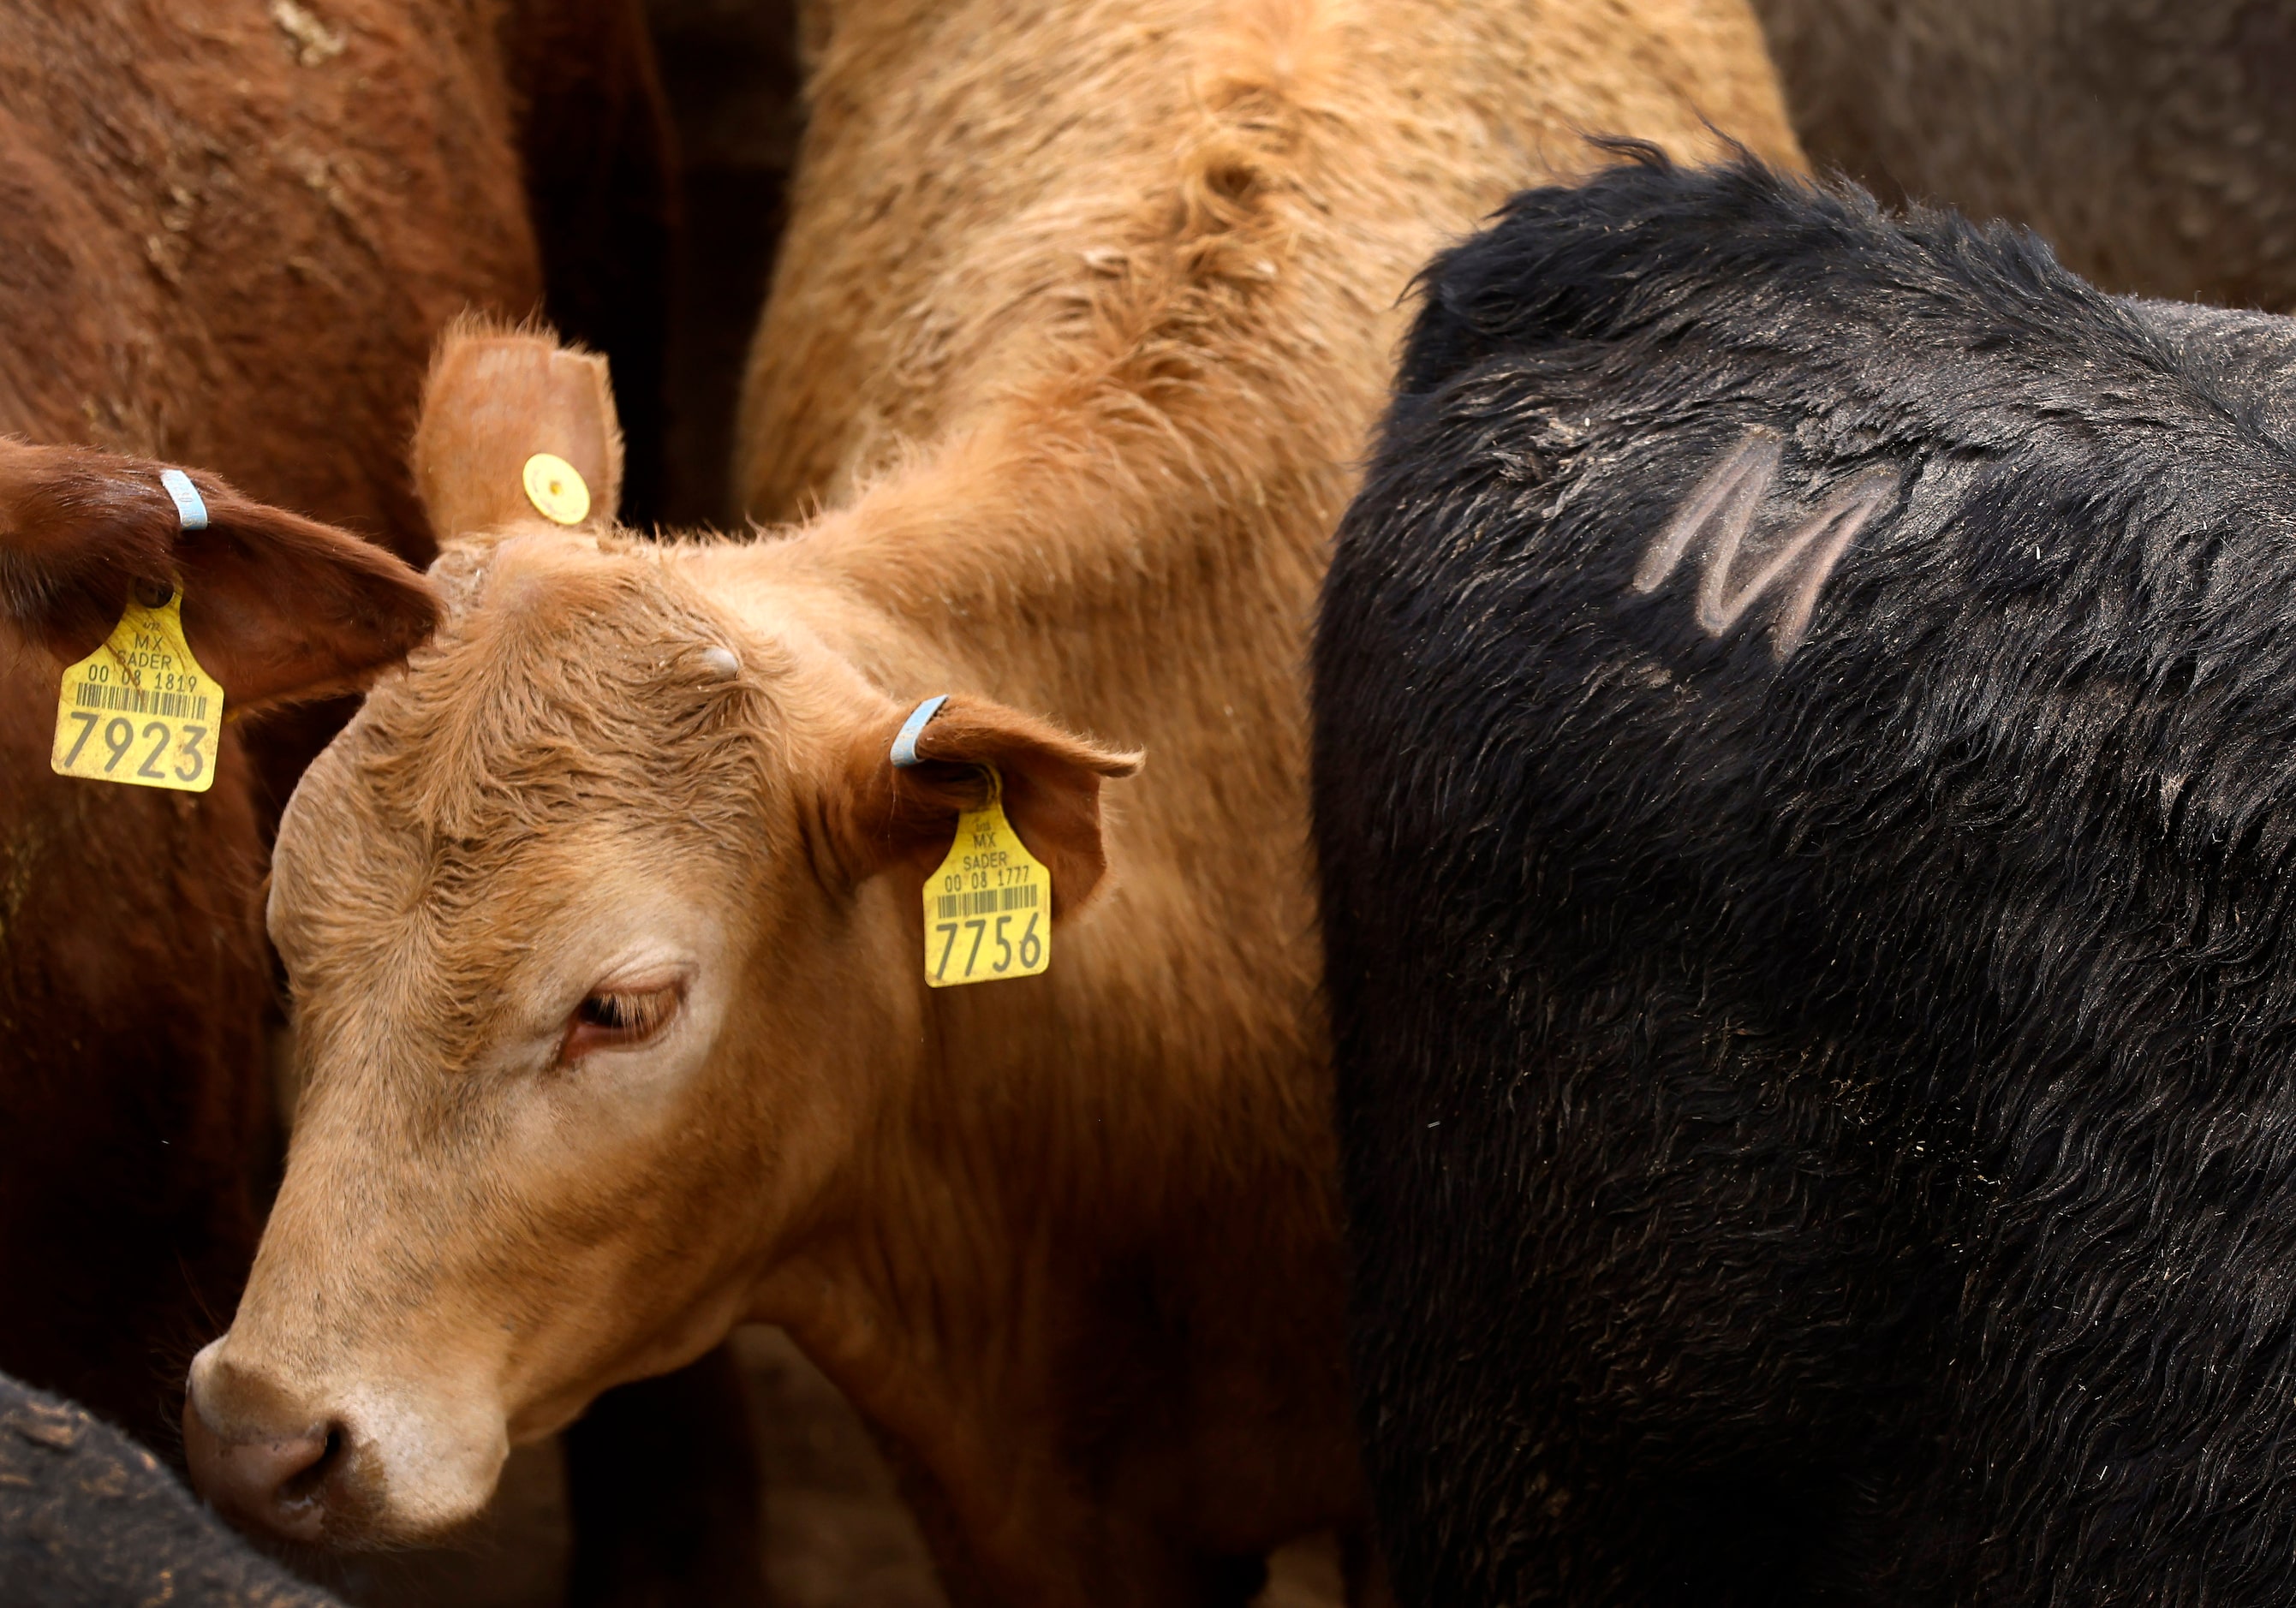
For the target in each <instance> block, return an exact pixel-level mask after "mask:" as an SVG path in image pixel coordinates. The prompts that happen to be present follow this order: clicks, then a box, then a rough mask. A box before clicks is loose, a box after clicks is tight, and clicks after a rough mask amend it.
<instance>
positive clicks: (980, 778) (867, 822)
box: [825, 694, 1140, 920]
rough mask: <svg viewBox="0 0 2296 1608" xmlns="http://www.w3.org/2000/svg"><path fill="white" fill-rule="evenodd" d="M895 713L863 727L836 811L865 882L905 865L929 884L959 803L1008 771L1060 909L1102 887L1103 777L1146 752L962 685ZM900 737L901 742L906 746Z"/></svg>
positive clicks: (834, 828)
mask: <svg viewBox="0 0 2296 1608" xmlns="http://www.w3.org/2000/svg"><path fill="white" fill-rule="evenodd" d="M926 716H927V710H925V709H923V708H922V707H921V708H920V709H919V710H917V711H915V713H914V714H910V715H908V716H907V717H906V718H904V716H903V715H899V714H896V715H890V716H889V717H887V718H884V719H883V720H881V721H877V722H872V723H871V724H870V725H869V726H866V727H865V729H864V730H863V731H862V732H861V733H860V734H858V737H857V741H856V742H855V743H854V746H853V749H852V751H851V754H850V756H849V759H848V761H847V764H846V767H845V775H843V776H842V777H841V778H840V780H839V782H838V784H837V786H836V788H835V791H834V793H833V796H832V799H831V800H830V804H829V808H828V809H827V810H826V811H825V815H826V816H827V824H828V831H829V836H830V840H831V846H832V854H833V855H834V856H835V857H836V859H837V861H838V863H839V864H840V866H842V867H843V869H844V872H845V874H846V875H847V877H848V878H849V879H850V880H852V881H855V882H858V881H860V880H862V879H864V878H865V877H870V876H874V875H876V874H879V873H881V872H886V871H890V870H893V869H895V868H897V867H898V868H902V869H904V870H906V872H907V873H909V874H913V875H914V876H915V878H916V879H917V881H918V883H919V885H920V886H922V882H923V880H924V878H925V877H926V876H927V875H929V874H931V871H932V868H933V867H934V866H936V865H938V864H939V863H940V860H941V858H942V857H943V856H945V855H947V853H948V847H949V841H950V838H951V834H952V833H955V829H956V817H957V815H958V813H959V812H960V811H963V810H966V809H972V808H978V807H979V806H980V804H982V803H983V802H984V801H986V800H987V798H988V777H987V772H986V767H991V766H993V767H996V772H997V775H999V776H1000V777H1002V778H1003V783H1004V800H1005V818H1006V819H1008V820H1010V821H1011V822H1012V823H1013V830H1014V831H1015V832H1017V833H1020V834H1021V842H1023V843H1024V844H1026V845H1027V846H1028V849H1029V853H1031V854H1033V855H1035V856H1036V857H1037V859H1038V860H1039V861H1041V862H1042V863H1043V865H1044V866H1045V868H1046V871H1047V872H1049V873H1050V874H1051V876H1052V883H1053V907H1052V914H1053V916H1054V919H1055V920H1057V919H1059V918H1061V917H1063V916H1065V915H1068V914H1070V912H1071V911H1073V910H1075V909H1077V908H1078V907H1079V906H1081V905H1082V904H1083V903H1084V902H1085V901H1086V900H1087V899H1088V898H1091V897H1092V893H1093V890H1094V889H1095V888H1097V887H1098V886H1099V885H1100V881H1101V878H1102V876H1103V874H1105V872H1106V871H1107V869H1108V857H1107V854H1106V852H1105V850H1104V849H1103V846H1102V842H1101V830H1100V784H1101V783H1102V782H1103V780H1105V779H1108V778H1111V777H1116V776H1128V775H1132V774H1133V773H1134V772H1135V771H1136V770H1138V769H1139V768H1140V756H1139V755H1138V754H1134V753H1123V752H1119V751H1114V750H1111V749H1105V748H1101V747H1099V746H1097V745H1096V744H1094V743H1091V742H1086V741H1085V740H1084V739H1083V738H1081V737H1078V736H1076V735H1074V734H1071V733H1069V732H1065V731H1062V729H1061V728H1060V727H1059V726H1054V725H1053V724H1052V723H1051V722H1050V721H1048V720H1039V719H1037V718H1036V717H1035V716H1033V715H1025V714H1022V713H1021V711H1020V710H1014V709H1008V708H1006V707H1005V705H1003V704H1001V703H992V702H990V701H988V700H987V699H985V698H970V697H965V696H964V695H962V694H960V695H958V696H955V697H951V698H947V699H943V700H939V701H937V703H936V704H935V706H934V707H932V708H931V711H930V716H929V718H920V717H926ZM897 748H898V751H897Z"/></svg>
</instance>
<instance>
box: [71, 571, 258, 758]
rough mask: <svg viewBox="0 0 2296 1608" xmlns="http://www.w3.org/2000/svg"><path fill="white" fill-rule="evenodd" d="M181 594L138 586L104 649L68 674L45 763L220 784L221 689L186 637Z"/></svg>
mask: <svg viewBox="0 0 2296 1608" xmlns="http://www.w3.org/2000/svg"><path fill="white" fill-rule="evenodd" d="M183 601H184V600H183V596H182V595H181V594H180V593H175V592H170V593H169V594H168V601H167V602H165V603H160V604H159V605H157V606H156V607H154V606H152V605H149V604H145V603H139V602H137V601H136V599H135V595H134V594H133V593H132V592H131V593H130V594H129V595H128V599H127V612H126V613H125V614H122V615H121V616H120V617H119V624H118V625H116V626H114V627H113V628H112V629H111V636H109V637H107V638H105V640H104V643H103V645H102V647H100V648H98V649H96V651H95V652H93V653H90V654H89V655H88V656H87V657H86V658H85V659H83V660H80V661H79V662H78V664H76V665H73V666H72V667H71V668H70V669H68V670H66V671H65V672H64V683H63V687H62V690H61V692H60V693H58V694H57V697H56V740H55V743H54V746H53V748H52V749H51V750H50V751H49V754H48V764H49V766H50V767H52V768H53V770H54V771H55V772H56V774H57V775H65V776H82V777H85V778H86V779H87V780H88V781H90V782H125V783H127V784H128V785H129V786H131V787H172V788H174V789H175V790H176V792H207V790H208V789H209V787H211V786H213V785H214V784H215V753H216V736H215V734H216V729H217V727H218V726H221V725H222V724H223V688H222V686H220V685H218V684H217V681H216V679H215V677H212V676H210V675H209V674H208V673H207V672H206V671H205V670H203V669H201V668H200V661H199V660H196V659H194V658H193V657H192V650H191V647H190V644H187V643H185V642H184V615H183Z"/></svg>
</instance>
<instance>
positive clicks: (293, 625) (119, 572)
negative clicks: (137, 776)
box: [0, 439, 439, 713]
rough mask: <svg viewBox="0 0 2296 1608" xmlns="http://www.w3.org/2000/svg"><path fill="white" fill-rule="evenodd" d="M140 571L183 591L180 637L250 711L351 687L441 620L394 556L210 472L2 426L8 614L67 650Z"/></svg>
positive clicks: (233, 702)
mask: <svg viewBox="0 0 2296 1608" xmlns="http://www.w3.org/2000/svg"><path fill="white" fill-rule="evenodd" d="M163 475H165V476H167V477H168V479H170V480H174V481H175V482H176V486H177V488H179V489H181V490H182V492H183V493H184V495H183V496H182V497H181V498H180V499H179V497H178V496H177V495H176V492H172V491H170V490H169V489H168V486H167V484H166V483H165V482H164V481H163V480H162V478H161V477H162V476H163ZM138 581H143V582H145V583H150V584H152V585H159V586H166V587H175V588H177V589H180V590H181V592H182V593H183V599H184V601H183V619H184V640H185V641H186V642H187V643H188V644H189V645H190V647H191V650H192V653H193V657H195V658H197V659H198V660H199V661H200V663H201V665H202V666H203V667H205V669H206V670H207V672H208V674H209V675H210V676H213V677H215V678H216V680H217V682H219V683H220V684H221V685H222V686H223V691H224V697H225V701H227V703H228V704H229V706H230V707H231V708H233V709H234V710H238V711H240V712H242V713H252V712H254V711H255V710H261V709H265V708H267V707H273V706H276V705H279V704H283V703H291V702H298V701H303V700H306V699H312V698H324V697H327V696H330V695H332V694H333V693H345V692H351V691H355V690H356V689H357V688H358V687H360V686H363V685H365V683H366V681H367V680H368V678H369V677H371V676H372V675H373V672H374V671H376V670H377V669H381V667H383V666H384V665H387V664H390V663H393V662H395V661H396V660H399V659H402V658H404V657H406V652H407V651H408V650H409V649H410V648H413V647H414V645H415V644H418V643H420V642H421V641H422V639H423V638H424V637H426V636H429V635H430V632H431V629H432V628H434V627H435V626H436V625H437V623H438V618H439V604H438V599H437V597H436V595H434V594H433V593H432V591H431V589H430V583H429V582H428V581H426V580H424V579H423V578H422V576H421V575H419V574H417V573H416V572H415V571H414V570H411V569H409V568H407V566H406V564H404V563H402V562H399V560H398V559H397V558H395V557H393V556H392V555H391V554H389V553H386V552H384V551H383V550H382V549H381V548H380V547H377V546H373V545H372V544H370V543H367V542H365V541H362V540H361V539H360V538H359V537H356V536H353V535H352V534H350V533H349V532H348V531H346V530H338V529H335V528H333V527H332V526H330V525H323V524H320V523H318V522H317V521H315V520H307V519H305V518H303V517H302V516H301V515H299V514H294V513H288V512H287V511H286V510H284V509H282V508H274V507H271V506H268V505H266V504H263V503H258V502H256V501H254V500H253V499H252V498H250V497H247V496H242V495H241V494H240V492H239V491H238V490H237V489H236V488H234V487H233V486H231V485H230V484H229V483H228V482H226V481H225V480H219V479H217V477H216V476H214V475H211V474H204V473H201V472H199V471H197V470H192V471H184V470H177V469H173V468H171V466H169V465H167V464H157V463H152V462H150V461H148V460H145V459H142V458H130V457H122V456H119V455H115V454H111V453H104V452H95V451H92V450H90V449H88V448H86V447H36V446H31V445H29V444H28V443H25V442H21V441H13V440H5V439H0V617H4V619H5V620H6V621H7V623H8V624H9V625H10V626H11V627H12V628H14V630H15V631H16V632H17V633H19V634H20V635H21V636H23V637H25V638H27V639H29V641H31V642H34V643H37V644H39V645H40V646H42V647H44V648H45V649H46V650H47V651H48V652H51V653H53V654H54V655H55V656H56V657H57V658H58V659H60V660H63V661H64V662H66V663H70V662H71V661H73V660H78V659H82V658H85V657H86V656H87V655H88V654H89V653H92V652H94V651H95V647H96V644H98V643H100V642H102V640H103V639H104V638H105V637H106V636H109V635H110V634H111V630H112V628H113V627H115V626H116V625H118V624H119V617H120V615H121V613H122V612H123V611H125V610H126V608H127V603H128V598H129V595H130V588H131V587H134V586H135V583H136V582H138Z"/></svg>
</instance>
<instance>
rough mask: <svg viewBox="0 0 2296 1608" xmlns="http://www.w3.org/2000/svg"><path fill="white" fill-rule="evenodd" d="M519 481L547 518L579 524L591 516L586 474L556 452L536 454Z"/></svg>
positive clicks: (531, 501) (528, 460)
mask: <svg viewBox="0 0 2296 1608" xmlns="http://www.w3.org/2000/svg"><path fill="white" fill-rule="evenodd" d="M519 478H520V479H521V480H523V481H525V483H526V500H527V501H528V502H529V503H532V504H533V505H535V507H536V509H537V511H539V512H540V513H541V515H542V517H543V518H544V519H546V520H551V521H555V522H556V523H558V524H561V525H578V524H580V523H581V522H582V521H584V520H586V519H588V518H589V517H590V488H589V486H588V484H587V483H586V481H585V480H583V479H582V472H581V471H580V470H578V469H577V468H575V467H574V465H573V464H570V463H568V462H567V461H566V460H565V459H564V458H562V457H560V456H559V455H557V454H556V453H551V452H537V453H536V454H535V455H533V456H532V457H530V458H529V459H527V461H526V467H525V468H524V469H522V470H521V471H520V472H519Z"/></svg>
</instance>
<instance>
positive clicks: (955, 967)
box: [925, 766, 1053, 989]
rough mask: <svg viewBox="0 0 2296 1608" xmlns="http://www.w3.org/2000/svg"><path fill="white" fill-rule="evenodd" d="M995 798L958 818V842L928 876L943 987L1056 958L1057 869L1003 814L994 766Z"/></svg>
mask: <svg viewBox="0 0 2296 1608" xmlns="http://www.w3.org/2000/svg"><path fill="white" fill-rule="evenodd" d="M981 768H982V769H983V770H985V771H987V772H988V802H986V803H985V804H983V805H981V807H980V808H978V809H968V810H964V811H963V812H961V813H960V814H959V815H958V816H957V817H956V841H955V842H953V843H951V844H950V845H949V846H948V857H947V859H945V860H943V861H942V862H941V863H940V869H939V870H938V871H936V872H934V873H933V874H932V875H931V876H929V877H927V878H926V879H925V981H926V982H927V983H928V984H930V985H931V986H932V987H933V988H936V989H948V988H954V987H955V986H956V985H957V984H959V983H966V982H992V981H994V980H996V979H998V978H1003V977H1034V976H1035V975H1036V974H1037V972H1041V971H1043V970H1044V969H1045V968H1046V966H1048V965H1050V964H1052V959H1053V874H1052V873H1051V872H1050V871H1047V870H1046V868H1045V865H1044V862H1043V861H1041V860H1039V859H1037V857H1036V856H1035V855H1033V854H1030V853H1029V850H1028V848H1027V846H1026V845H1025V844H1023V843H1022V842H1021V834H1020V833H1017V832H1015V831H1013V823H1012V822H1011V821H1009V820H1007V819H1005V783H1004V779H1003V778H1002V777H1000V776H999V775H997V774H996V767H995V766H983V767H981Z"/></svg>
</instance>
